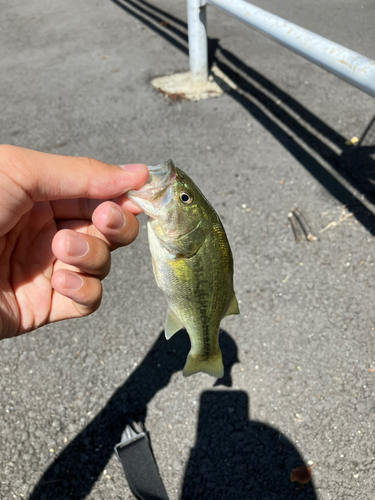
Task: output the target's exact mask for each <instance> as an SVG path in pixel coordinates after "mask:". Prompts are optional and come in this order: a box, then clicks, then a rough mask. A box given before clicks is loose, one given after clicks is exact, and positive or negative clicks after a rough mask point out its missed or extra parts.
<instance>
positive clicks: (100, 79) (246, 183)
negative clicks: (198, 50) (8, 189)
mask: <svg viewBox="0 0 375 500" xmlns="http://www.w3.org/2000/svg"><path fill="white" fill-rule="evenodd" d="M255 3H256V4H258V5H259V6H261V7H263V8H265V9H268V10H269V11H271V12H273V13H275V14H278V15H280V16H282V17H285V18H287V19H289V20H290V21H293V22H295V23H296V24H299V25H301V26H303V27H305V28H307V29H310V30H312V31H315V32H316V33H319V34H320V35H323V36H326V37H327V38H330V39H332V40H334V41H335V42H338V43H341V44H343V45H345V46H347V47H349V48H351V49H353V50H356V51H358V52H360V53H362V54H363V55H366V56H368V57H370V58H372V59H375V44H374V35H373V33H374V32H373V24H374V23H373V21H374V15H375V10H374V3H373V2H371V1H370V0H363V1H361V2H350V1H349V0H334V1H331V2H329V3H327V2H323V1H321V0H319V1H316V2H308V1H307V0H302V1H298V2H297V1H296V0H285V1H284V2H277V1H276V0H263V1H262V2H260V0H257V1H256V2H255ZM0 26H1V29H0V47H1V51H0V110H1V112H0V134H1V136H0V141H1V142H2V143H9V144H15V145H18V146H23V147H28V148H32V149H37V150H40V151H46V152H51V153H58V154H69V155H85V156H91V157H95V158H98V159H101V160H104V161H108V162H112V163H117V164H122V163H131V162H144V163H147V164H151V165H152V164H156V163H159V162H162V161H165V160H167V159H169V158H172V159H173V160H174V161H175V163H176V165H177V166H179V167H181V168H182V169H183V170H185V171H186V172H188V173H189V175H190V176H191V177H192V178H193V179H194V180H195V182H196V183H197V184H198V186H199V187H200V188H201V190H202V191H203V193H204V194H205V195H206V197H207V198H208V199H209V200H210V202H211V203H212V205H213V206H214V207H215V209H216V210H217V212H218V213H219V215H220V217H221V218H222V221H223V224H224V226H225V229H226V231H227V234H228V238H229V241H230V243H231V247H232V251H233V255H234V264H235V276H234V283H235V290H236V295H237V298H238V300H239V303H240V309H241V315H240V316H236V317H235V316H232V317H228V318H225V319H224V320H223V322H222V331H221V335H220V338H221V345H222V351H223V358H224V364H225V375H224V377H223V379H221V380H219V381H215V380H214V379H212V378H210V377H209V376H207V375H204V374H198V375H196V376H194V377H190V378H184V377H183V376H182V368H183V365H184V361H185V358H186V354H187V352H188V349H189V344H188V338H187V335H186V333H184V332H180V333H178V334H176V335H175V336H174V337H173V338H172V339H171V340H169V341H166V340H165V338H164V334H163V326H164V320H165V314H166V306H165V303H164V299H163V297H162V295H161V293H159V291H158V289H157V287H156V284H155V282H154V278H153V275H152V268H151V262H150V256H149V250H148V243H147V234H146V226H145V224H146V219H145V217H144V216H140V218H139V220H140V234H139V237H138V239H137V240H136V242H134V244H132V245H130V246H129V247H127V248H124V249H121V250H119V251H117V252H115V253H114V255H113V261H112V271H111V274H110V276H109V277H108V278H107V279H106V280H105V281H104V298H103V303H102V306H101V308H100V309H99V311H97V312H96V313H95V314H93V315H92V316H91V317H89V318H85V319H80V320H72V321H65V322H62V323H59V324H54V325H50V326H47V327H44V328H42V329H40V330H38V331H35V332H33V333H30V334H27V335H24V336H22V337H19V338H16V339H10V340H5V341H2V342H1V344H0V370H1V379H0V422H1V424H0V443H1V444H0V498H1V499H7V500H8V499H9V500H10V499H13V498H17V499H21V498H28V499H30V500H63V499H64V500H65V499H71V500H83V499H88V500H99V499H103V500H104V499H105V500H109V499H112V498H113V499H118V500H120V499H121V500H128V499H129V500H130V499H131V498H132V495H131V493H130V490H129V488H128V486H127V483H126V480H125V478H124V476H123V471H122V469H121V465H120V464H119V462H118V460H117V458H116V457H115V456H114V454H113V446H114V445H115V444H116V443H117V442H119V440H120V436H121V432H122V430H123V428H124V426H125V425H126V423H127V422H129V421H131V420H132V419H133V418H135V419H137V420H139V421H142V422H144V424H145V427H146V429H147V430H148V431H149V433H150V438H151V443H152V448H153V451H154V454H155V458H156V461H157V464H158V467H159V470H160V473H161V476H162V478H163V481H164V484H165V486H166V489H167V491H168V495H169V497H170V499H171V500H177V499H183V500H195V499H210V500H211V499H215V500H221V499H223V500H224V499H225V500H241V499H254V500H284V499H288V500H289V499H290V500H291V499H298V500H305V499H308V500H315V499H316V500H333V499H338V500H339V499H340V500H341V499H345V500H346V499H356V500H357V499H358V500H359V499H360V500H372V499H373V498H374V494H375V490H374V484H375V461H374V457H375V440H374V423H375V389H374V381H375V353H374V351H375V316H374V307H373V304H374V303H375V295H374V290H373V288H374V287H373V283H374V277H375V255H374V246H375V241H374V235H375V215H374V213H375V210H373V205H372V203H374V201H375V192H374V184H375V170H374V160H375V125H374V124H373V125H371V120H372V119H373V117H374V115H375V101H374V99H373V98H371V97H369V96H367V95H366V94H364V93H363V92H361V91H359V90H357V89H355V88H353V87H351V86H349V85H348V84H346V83H345V82H342V81H341V80H339V79H338V78H336V77H335V76H333V75H330V74H328V73H326V72H324V71H323V70H321V69H320V68H318V67H316V66H314V65H312V64H311V63H309V62H307V61H305V60H303V59H302V58H300V57H299V56H297V55H294V54H293V53H291V52H289V51H288V50H287V49H285V48H283V47H280V46H279V45H277V44H276V43H274V42H272V41H270V40H268V39H267V38H265V37H264V36H262V35H260V34H258V33H256V32H254V31H252V30H250V29H249V28H247V27H246V26H244V25H241V24H239V23H238V22H237V21H235V20H233V19H231V18H229V17H228V16H226V15H225V14H223V13H222V12H219V11H217V10H214V9H213V8H209V11H208V31H209V37H210V43H209V48H210V58H211V62H214V63H215V64H216V65H217V67H218V68H219V69H220V70H221V71H222V72H224V73H225V74H226V75H227V77H229V78H230V79H231V81H232V82H233V83H234V85H233V86H231V87H230V86H225V85H224V90H225V91H224V94H223V95H222V96H221V97H218V98H214V99H207V100H204V101H200V102H187V101H185V102H179V101H176V100H174V101H173V100H168V98H167V97H166V96H164V95H159V93H158V92H156V91H155V90H154V89H153V88H152V86H151V85H150V80H151V79H152V78H154V77H155V76H162V75H169V74H173V73H176V72H183V71H187V70H188V57H187V34H186V5H185V1H183V0H152V1H151V0H149V1H148V2H146V1H144V0H114V1H111V0H101V1H99V0H96V1H90V0H81V1H80V2H76V1H74V0H65V1H64V2H58V1H56V0H30V1H28V2H21V1H20V0H14V1H12V2H6V1H5V0H1V1H0ZM215 78H216V77H215ZM219 83H221V84H222V82H219ZM353 137H358V139H360V143H359V146H358V145H357V146H353V145H350V140H351V139H352V138H353ZM295 207H298V209H299V210H300V211H301V213H302V214H303V215H304V217H305V218H306V220H307V221H308V224H309V225H310V227H311V231H312V233H313V235H314V236H316V239H315V240H313V241H307V240H306V238H305V237H304V236H303V235H302V237H301V241H300V242H296V241H295V238H294V235H293V232H292V228H291V226H290V223H289V222H288V213H289V212H290V211H291V209H293V208H295ZM303 464H304V465H306V466H307V467H311V472H312V481H311V482H309V483H308V484H306V485H305V486H302V485H299V484H298V483H292V482H290V472H291V470H292V469H294V468H296V467H298V466H300V465H303Z"/></svg>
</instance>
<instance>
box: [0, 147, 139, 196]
mask: <svg viewBox="0 0 375 500" xmlns="http://www.w3.org/2000/svg"><path fill="white" fill-rule="evenodd" d="M0 172H1V174H5V175H6V176H7V177H8V178H10V180H13V181H14V182H15V183H16V184H17V186H18V188H21V189H22V190H23V191H24V194H27V195H28V197H29V198H31V200H32V201H47V200H59V199H74V198H95V199H101V200H105V199H110V198H115V197H117V196H120V195H121V194H123V193H125V192H126V191H129V189H137V188H139V187H140V186H142V185H143V184H144V183H145V181H146V179H147V176H148V170H147V167H146V165H142V164H135V165H123V166H122V167H121V168H120V167H118V166H117V165H111V164H108V163H104V162H101V161H98V160H94V159H93V158H85V157H79V158H78V157H74V156H61V155H53V154H48V153H40V152H37V151H32V150H30V149H24V148H19V147H16V146H1V149H0Z"/></svg>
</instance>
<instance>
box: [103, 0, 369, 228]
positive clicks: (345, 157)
mask: <svg viewBox="0 0 375 500" xmlns="http://www.w3.org/2000/svg"><path fill="white" fill-rule="evenodd" d="M111 1H112V2H114V3H116V5H118V6H119V7H121V8H122V9H124V10H125V11H126V12H128V13H129V14H131V15H133V16H135V17H136V18H137V19H138V20H140V21H141V22H143V23H144V24H145V25H146V26H148V27H149V28H150V29H152V30H153V31H154V32H156V33H157V34H159V35H160V36H162V37H163V38H165V39H166V40H168V41H170V42H171V43H172V44H173V45H174V46H175V47H177V48H178V49H180V50H181V51H182V52H183V53H184V54H186V55H187V54H188V44H187V39H188V38H187V24H186V23H185V22H184V21H182V20H181V19H178V18H177V17H175V16H173V15H171V14H170V13H168V12H166V11H163V10H162V9H160V8H158V7H156V6H154V5H152V4H151V3H150V2H147V1H145V0H111ZM208 43H209V61H210V64H212V63H215V64H216V65H217V66H218V67H219V68H220V69H221V70H222V71H223V72H224V73H225V74H226V75H227V76H228V77H229V78H230V79H231V80H232V81H233V82H234V83H235V84H236V88H230V87H228V86H225V85H224V89H225V92H227V94H228V95H229V96H230V97H232V98H233V99H234V100H235V101H236V102H238V103H239V104H241V105H242V106H243V107H244V108H245V109H246V110H247V111H248V112H249V113H250V114H251V115H252V116H253V117H254V118H255V119H256V120H257V121H258V122H260V123H261V124H262V125H263V126H264V127H265V128H266V129H267V130H268V131H269V133H271V134H272V135H273V136H274V137H275V138H276V139H277V140H278V141H279V142H280V143H281V144H282V145H283V147H285V149H287V150H288V151H289V152H290V153H291V155H292V156H294V158H296V160H297V161H298V162H299V163H300V164H301V165H302V166H303V167H304V168H305V169H306V170H308V171H309V173H310V174H311V175H312V176H313V177H314V178H315V179H316V180H317V181H318V182H320V183H321V184H322V185H323V186H324V188H325V189H326V190H327V191H328V192H329V193H331V194H332V195H333V196H334V197H335V198H336V199H337V200H338V201H339V202H340V203H342V204H343V205H346V206H348V207H350V210H351V211H352V212H353V215H354V216H355V217H356V218H357V220H358V221H359V222H360V223H361V224H363V226H364V227H366V229H367V230H369V231H370V232H371V233H372V234H374V235H375V205H374V204H375V158H374V155H373V154H372V150H371V148H372V147H375V137H374V138H373V143H372V144H371V145H370V146H368V145H367V146H366V147H365V146H364V144H362V142H361V141H360V142H359V144H358V145H357V146H352V145H348V144H347V142H346V138H345V137H343V136H342V135H340V134H339V133H338V132H337V131H335V130H334V129H333V128H332V127H330V126H329V125H328V124H326V123H325V122H324V121H323V120H321V119H320V118H319V117H317V116H316V115H314V114H313V113H312V112H311V111H309V110H308V109H307V108H306V107H304V106H303V105H302V104H301V103H299V102H298V101H297V100H296V99H294V98H293V97H292V96H291V95H289V94H287V93H286V92H284V91H283V90H282V89H280V88H279V87H278V86H277V85H275V84H274V83H273V82H271V81H270V80H268V79H267V78H266V77H264V76H263V75H261V74H260V73H259V72H257V71H256V70H254V69H253V68H251V67H250V66H248V65H247V64H246V63H245V62H243V61H241V60H240V59H239V58H238V57H237V56H236V55H235V54H233V53H231V52H230V51H229V50H227V49H226V48H225V47H223V46H221V44H220V43H219V40H217V39H209V40H208ZM215 78H216V79H217V80H219V81H218V83H219V84H222V82H221V81H220V79H218V78H217V77H215ZM370 128H371V123H370V125H369V127H367V130H366V131H365V132H364V134H363V135H366V134H367V136H368V135H369V134H368V131H369V129H370Z"/></svg>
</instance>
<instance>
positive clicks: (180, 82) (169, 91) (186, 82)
mask: <svg viewBox="0 0 375 500" xmlns="http://www.w3.org/2000/svg"><path fill="white" fill-rule="evenodd" d="M151 85H152V86H153V87H154V88H155V89H156V90H158V91H159V92H160V93H162V94H164V95H165V96H166V97H168V98H169V99H171V100H172V101H200V100H202V99H208V98H209V97H219V96H220V95H221V94H222V93H223V90H222V89H221V87H220V86H219V85H218V84H217V83H216V82H215V81H214V78H213V76H212V75H211V76H209V77H208V80H207V81H206V82H193V81H192V80H191V76H190V72H187V73H176V74H174V75H170V76H161V77H159V78H154V79H153V80H151Z"/></svg>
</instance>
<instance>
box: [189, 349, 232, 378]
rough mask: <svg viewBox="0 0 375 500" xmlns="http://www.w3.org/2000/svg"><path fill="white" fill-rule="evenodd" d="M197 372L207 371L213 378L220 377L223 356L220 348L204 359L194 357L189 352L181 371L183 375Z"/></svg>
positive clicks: (222, 371) (221, 374) (222, 373)
mask: <svg viewBox="0 0 375 500" xmlns="http://www.w3.org/2000/svg"><path fill="white" fill-rule="evenodd" d="M199 372H203V373H207V374H208V375H211V377H215V378H221V377H222V376H223V375H224V366H223V358H222V356H221V351H220V349H219V351H218V352H217V353H215V354H213V355H212V356H210V357H209V358H208V359H205V360H202V359H197V358H194V357H193V356H192V355H191V354H190V352H189V354H188V357H187V359H186V364H185V367H184V371H183V372H182V373H183V375H184V377H190V375H194V373H199Z"/></svg>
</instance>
